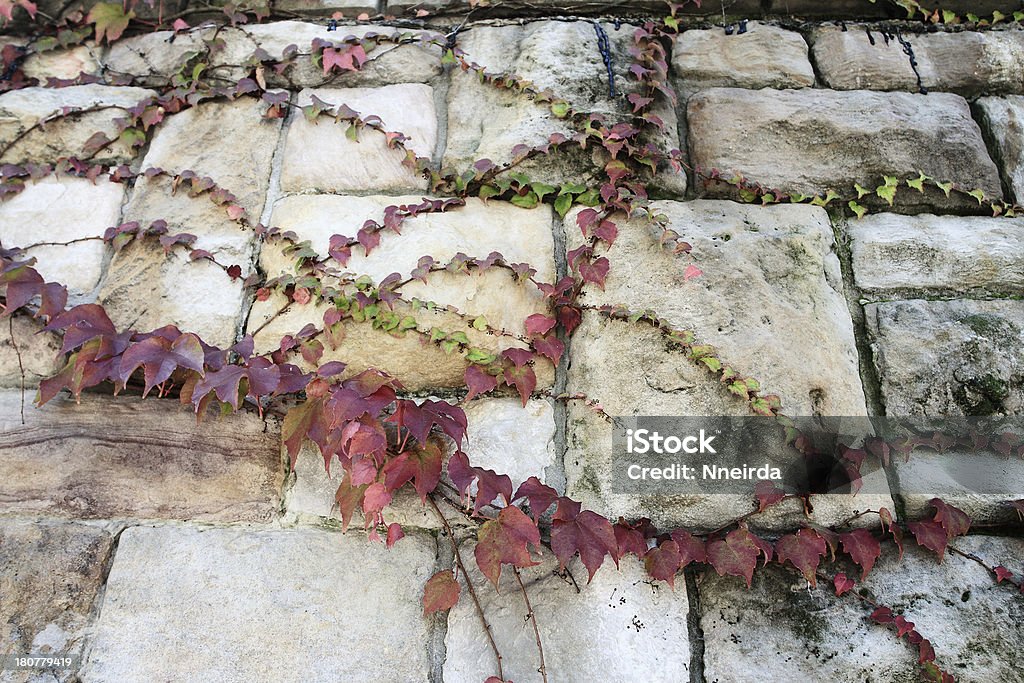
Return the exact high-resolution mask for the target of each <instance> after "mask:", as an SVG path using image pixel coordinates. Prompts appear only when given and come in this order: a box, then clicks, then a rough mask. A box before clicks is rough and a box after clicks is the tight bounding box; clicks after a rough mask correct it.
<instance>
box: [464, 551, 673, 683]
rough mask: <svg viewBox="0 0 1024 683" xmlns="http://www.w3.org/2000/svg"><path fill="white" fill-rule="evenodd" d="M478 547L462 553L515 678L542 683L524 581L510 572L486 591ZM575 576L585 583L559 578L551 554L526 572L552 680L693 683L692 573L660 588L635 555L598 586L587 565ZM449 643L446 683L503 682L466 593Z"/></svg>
mask: <svg viewBox="0 0 1024 683" xmlns="http://www.w3.org/2000/svg"><path fill="white" fill-rule="evenodd" d="M472 550H473V548H472V545H471V544H468V543H467V544H464V545H463V548H462V550H461V552H462V555H463V556H464V557H465V558H468V559H467V560H466V562H467V566H468V568H469V576H470V577H472V581H473V584H474V586H476V587H477V594H478V595H479V597H480V602H481V604H482V606H483V610H484V613H485V614H486V615H487V619H488V621H489V622H490V624H491V628H492V630H493V633H494V640H495V642H496V643H497V645H498V650H499V651H500V652H501V653H502V655H503V661H502V664H503V666H504V674H505V677H506V678H507V679H509V680H514V681H517V683H518V682H519V681H522V682H523V683H534V682H536V681H540V680H541V676H540V674H539V673H538V672H537V669H538V667H539V666H540V660H539V658H538V655H537V646H536V642H535V636H534V632H533V625H532V623H531V621H530V620H529V619H528V618H527V616H526V615H527V609H526V606H525V604H524V603H523V596H522V594H521V593H520V591H519V585H518V584H517V583H516V580H515V576H514V575H513V574H512V572H511V571H510V570H509V568H508V567H505V568H504V570H503V571H502V573H501V582H500V587H499V591H498V592H495V591H494V588H493V586H490V585H489V584H488V585H485V584H486V583H487V579H485V578H484V577H483V575H482V574H480V572H479V570H477V568H476V563H475V562H473V560H472V554H473V553H472ZM569 570H570V571H571V572H572V574H573V575H574V576H575V582H573V581H571V580H570V579H568V578H566V577H563V576H560V575H559V573H558V562H557V561H556V560H555V558H554V557H553V556H552V555H551V554H550V553H545V554H544V555H543V556H541V557H540V564H538V565H537V566H535V567H529V568H527V569H523V570H521V572H522V576H523V583H525V584H526V587H527V591H528V593H529V596H530V604H531V605H532V606H533V611H534V613H535V614H536V617H537V624H538V627H539V628H540V635H541V641H542V643H543V645H544V658H545V664H546V670H547V676H548V680H551V681H558V680H565V681H586V680H594V681H633V680H637V676H641V677H642V679H643V680H644V681H651V682H652V683H654V682H659V683H660V682H662V681H664V682H666V683H667V682H668V681H685V680H689V679H690V637H689V630H688V627H687V613H688V611H689V609H690V604H689V597H688V595H687V591H686V586H685V583H684V581H683V578H682V576H680V577H678V578H677V579H676V584H675V590H671V589H669V587H668V586H667V585H665V584H663V583H653V582H651V581H649V580H648V579H647V577H646V576H645V574H644V570H643V567H642V566H641V564H640V563H639V562H637V561H636V558H634V557H632V556H630V557H626V558H623V559H622V560H621V562H620V569H619V570H616V569H615V566H614V565H613V564H611V561H610V560H607V561H606V564H605V566H603V567H602V568H601V569H600V570H599V571H598V573H597V575H596V576H594V580H593V581H592V582H591V583H589V584H587V583H586V576H587V572H586V569H584V568H583V567H582V566H581V565H580V564H579V562H578V561H577V560H573V561H571V562H570V563H569ZM577 585H578V586H579V589H578V590H577V587H576V586H577ZM463 593H465V590H463ZM445 645H446V646H447V660H446V661H445V665H444V680H445V681H449V682H450V683H469V682H470V681H472V682H473V683H476V682H477V681H480V680H483V678H485V677H487V676H490V675H497V668H496V667H495V662H494V655H493V653H492V651H491V648H490V645H489V644H488V641H487V637H486V635H485V633H484V631H483V629H482V627H481V625H480V619H479V617H478V616H477V615H476V613H475V611H474V608H473V604H472V602H471V601H470V600H467V599H466V596H463V599H462V600H461V601H460V602H459V603H458V604H457V605H456V606H455V607H454V608H453V609H452V611H451V613H450V614H449V617H448V632H447V634H446V636H445Z"/></svg>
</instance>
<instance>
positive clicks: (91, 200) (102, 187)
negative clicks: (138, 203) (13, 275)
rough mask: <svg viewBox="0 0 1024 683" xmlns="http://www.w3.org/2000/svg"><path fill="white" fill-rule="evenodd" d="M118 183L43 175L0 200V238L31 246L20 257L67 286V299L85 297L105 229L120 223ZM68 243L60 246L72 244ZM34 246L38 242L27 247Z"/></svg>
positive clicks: (99, 270)
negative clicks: (31, 258) (30, 259)
mask: <svg viewBox="0 0 1024 683" xmlns="http://www.w3.org/2000/svg"><path fill="white" fill-rule="evenodd" d="M124 195H125V190H124V185H122V184H120V183H112V182H108V181H107V180H106V179H97V180H96V182H92V181H89V180H86V179H85V178H71V177H58V176H49V177H46V178H43V179H42V180H39V181H36V182H32V183H29V184H27V185H26V187H25V189H24V190H22V191H21V192H20V193H18V194H17V195H15V196H13V197H11V198H10V199H8V200H7V201H5V202H4V203H2V204H0V241H2V242H3V245H4V246H5V247H6V248H11V247H22V248H25V247H32V248H31V249H26V250H25V255H26V256H30V257H33V258H35V259H36V264H35V265H34V266H33V268H35V269H36V270H37V271H39V274H40V275H42V276H43V278H44V279H46V280H47V281H48V282H60V283H61V284H63V285H66V286H67V288H68V294H69V297H70V299H71V300H72V302H76V301H83V300H88V299H90V298H91V297H92V295H93V290H94V289H95V287H96V285H97V284H98V283H99V281H100V276H101V275H102V274H103V256H104V253H105V251H106V248H105V246H104V244H103V242H102V240H101V238H102V237H103V233H104V231H106V229H107V228H109V227H111V226H114V225H117V224H118V223H119V222H120V216H121V202H122V201H123V200H124ZM72 241H75V243H74V244H66V245H65V244H61V243H64V242H72ZM33 245H39V246H33Z"/></svg>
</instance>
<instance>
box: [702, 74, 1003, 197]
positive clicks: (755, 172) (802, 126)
mask: <svg viewBox="0 0 1024 683" xmlns="http://www.w3.org/2000/svg"><path fill="white" fill-rule="evenodd" d="M687 117H688V121H689V129H690V130H689V136H688V139H689V144H690V158H691V161H692V162H693V163H694V164H695V165H697V166H700V167H702V168H704V169H705V170H707V169H711V168H718V169H721V170H722V171H723V172H724V173H726V175H727V176H728V175H729V174H731V173H733V172H738V173H741V174H743V175H744V176H745V177H746V178H747V179H748V180H750V181H753V182H758V183H761V184H763V185H766V186H768V187H774V188H776V189H778V190H779V191H782V192H800V193H803V194H814V193H821V192H824V191H825V190H826V189H834V190H836V191H837V192H840V193H841V194H846V195H852V196H855V195H854V194H853V189H854V187H853V186H854V183H860V184H861V185H863V186H865V187H871V188H873V187H875V186H877V185H880V184H882V176H883V175H890V176H893V175H894V176H898V177H900V178H904V177H915V178H916V177H917V175H918V172H924V173H925V174H926V175H929V176H931V177H933V178H935V179H937V180H940V181H949V182H954V183H958V184H959V185H961V186H962V187H964V188H965V189H975V188H978V189H981V190H983V191H984V192H985V194H986V195H987V196H989V197H995V198H999V197H1001V196H1002V189H1001V187H1000V181H999V174H998V171H997V170H996V166H995V164H994V163H993V162H992V160H991V159H990V158H989V156H988V152H987V151H986V150H985V143H984V141H983V140H982V137H981V130H980V129H979V128H978V124H976V123H975V122H974V119H972V118H971V112H970V109H969V107H968V106H967V102H966V100H964V99H963V98H961V97H959V96H958V95H951V94H947V93H933V94H931V95H914V94H909V93H872V92H866V91H848V92H835V91H829V90H811V89H805V90H781V91H778V90H759V91H756V92H755V91H750V90H741V89H736V88H712V89H711V90H707V91H704V92H701V93H698V94H696V95H694V96H693V97H691V98H690V101H689V106H688V108H687ZM701 192H702V193H703V194H707V195H710V196H731V195H732V194H733V193H734V192H735V188H733V187H732V186H730V185H727V184H725V183H719V182H712V183H710V184H705V186H704V187H703V188H702V189H701ZM867 200H868V198H865V201H867ZM896 201H897V205H898V206H899V207H901V208H907V209H912V208H914V207H919V206H922V205H924V206H938V207H942V208H953V207H955V208H961V209H964V210H968V209H972V210H977V206H978V203H977V202H976V201H975V200H974V199H973V198H971V197H966V196H962V195H953V196H952V198H951V199H946V197H945V195H944V194H943V193H942V192H940V191H937V190H936V191H934V192H932V191H929V192H928V193H926V194H919V193H917V192H916V191H913V190H909V189H907V188H904V190H902V191H901V192H900V193H899V194H898V195H897V198H896Z"/></svg>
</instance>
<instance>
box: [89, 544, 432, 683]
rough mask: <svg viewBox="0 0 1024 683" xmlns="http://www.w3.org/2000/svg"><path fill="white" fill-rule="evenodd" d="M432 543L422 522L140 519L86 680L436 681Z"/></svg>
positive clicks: (111, 586) (114, 581) (121, 551)
mask: <svg viewBox="0 0 1024 683" xmlns="http://www.w3.org/2000/svg"><path fill="white" fill-rule="evenodd" d="M435 554H436V544H435V542H434V540H433V539H431V538H430V537H429V536H420V535H414V534H410V535H408V536H406V537H405V538H404V539H402V540H401V541H399V543H398V545H396V546H395V547H394V548H392V549H391V550H390V551H388V550H386V549H385V548H384V546H383V545H382V544H374V543H370V542H368V541H367V539H366V537H365V536H363V535H361V534H357V533H355V532H349V534H347V535H342V534H339V533H331V532H328V531H321V530H317V529H292V530H287V531H252V530H247V529H244V528H227V529H206V530H202V529H194V528H180V527H163V528H147V527H132V528H129V529H127V530H125V532H124V533H123V534H122V535H121V540H120V543H119V545H118V550H117V555H116V557H115V558H114V564H113V568H112V569H111V572H110V578H109V579H108V582H107V590H106V594H105V596H104V600H103V610H102V612H101V613H100V617H99V621H98V623H97V624H96V629H95V638H94V640H93V641H92V644H91V647H90V650H89V652H88V654H87V657H88V659H87V661H86V662H85V664H84V665H83V669H82V674H81V678H82V681H83V682H88V683H93V682H98V681H115V680H117V681H127V680H204V681H214V680H215V681H223V682H224V683H229V682H233V681H239V682H241V681H253V680H275V681H314V682H318V683H321V682H322V683H326V682H327V681H339V680H359V681H367V682H371V681H373V682H380V683H383V682H385V681H410V682H411V681H427V680H429V679H430V661H429V659H428V651H427V648H428V639H429V623H430V622H429V620H427V619H424V618H423V617H422V606H421V603H420V598H421V595H422V591H423V584H424V583H425V582H426V580H427V578H429V577H430V575H431V574H432V573H433V572H434V563H435ZM254 587H258V590H254Z"/></svg>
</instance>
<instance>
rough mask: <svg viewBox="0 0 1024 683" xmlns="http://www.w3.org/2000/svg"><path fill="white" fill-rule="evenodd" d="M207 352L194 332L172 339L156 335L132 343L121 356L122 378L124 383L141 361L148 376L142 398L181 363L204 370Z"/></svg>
mask: <svg viewBox="0 0 1024 683" xmlns="http://www.w3.org/2000/svg"><path fill="white" fill-rule="evenodd" d="M204 358H205V354H204V353H203V347H202V345H201V344H200V342H199V337H197V336H196V335H194V334H183V335H181V336H180V337H178V338H177V339H175V340H174V341H173V342H172V341H171V340H169V339H165V338H164V337H158V336H153V337H150V338H148V339H144V340H142V341H140V342H138V343H137V344H133V345H132V346H129V347H128V349H127V350H126V351H125V352H124V354H123V355H122V356H121V382H122V383H125V382H127V381H128V378H129V377H130V376H131V374H132V373H133V372H135V370H137V369H138V367H139V366H140V365H141V366H142V369H143V372H144V376H145V379H146V388H145V389H144V390H143V392H142V396H143V398H145V396H146V394H148V393H149V392H150V390H151V389H152V388H153V387H154V386H156V385H157V384H161V383H163V382H165V381H167V379H168V378H169V377H170V376H171V373H173V372H174V371H175V370H177V369H178V368H179V367H181V368H186V369H189V370H195V371H196V372H198V373H199V374H200V375H202V374H203V360H204Z"/></svg>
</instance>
